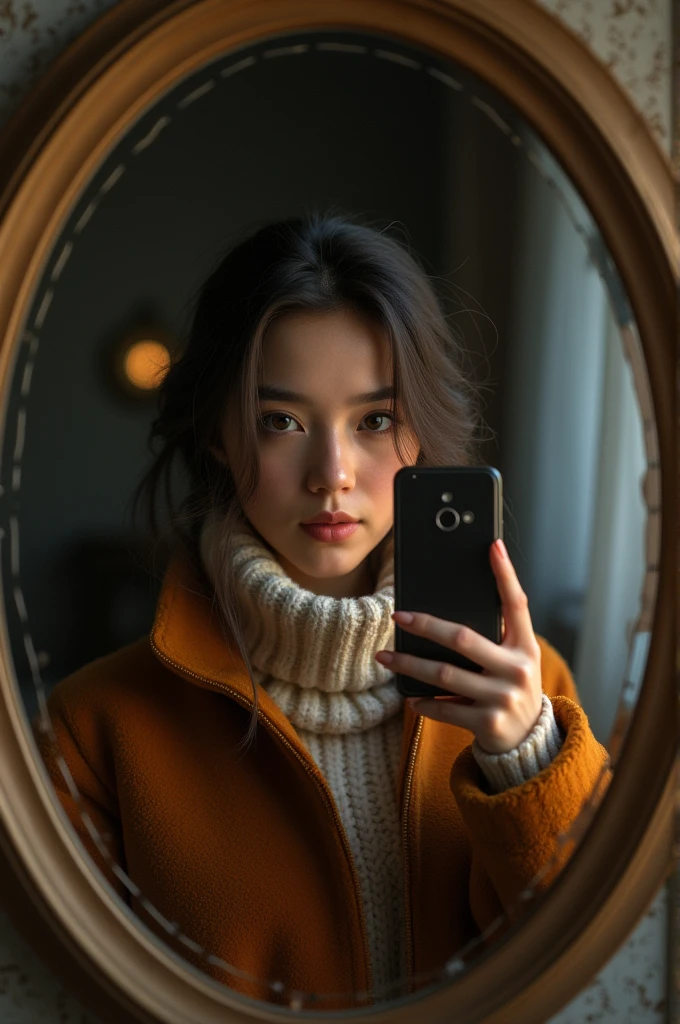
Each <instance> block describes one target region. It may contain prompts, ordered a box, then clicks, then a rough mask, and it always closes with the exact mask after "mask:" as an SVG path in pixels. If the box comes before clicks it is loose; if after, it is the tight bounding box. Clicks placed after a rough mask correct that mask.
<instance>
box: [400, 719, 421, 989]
mask: <svg viewBox="0 0 680 1024" xmlns="http://www.w3.org/2000/svg"><path fill="white" fill-rule="evenodd" d="M423 722H424V719H423V717H422V715H421V716H420V717H419V718H418V725H417V726H416V732H415V737H414V739H413V740H412V746H411V750H410V753H409V761H408V769H407V774H406V781H405V789H404V803H403V815H402V842H403V850H404V895H405V905H406V921H405V924H406V928H405V931H406V970H407V972H408V976H409V979H411V978H412V977H413V974H414V962H413V961H414V957H413V923H412V920H411V911H412V908H411V864H410V860H409V842H408V812H409V806H410V803H411V788H412V786H413V775H414V772H415V766H416V756H417V753H418V744H419V742H420V736H421V733H422V731H423ZM412 988H413V986H412V984H409V991H412Z"/></svg>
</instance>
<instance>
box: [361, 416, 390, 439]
mask: <svg viewBox="0 0 680 1024" xmlns="http://www.w3.org/2000/svg"><path fill="white" fill-rule="evenodd" d="M368 420H382V421H383V422H386V423H387V426H386V427H382V428H379V429H374V428H373V427H369V433H371V434H386V433H387V431H388V430H389V429H390V427H391V426H392V423H393V420H394V417H393V416H392V414H391V413H389V412H369V414H368V416H364V421H368Z"/></svg>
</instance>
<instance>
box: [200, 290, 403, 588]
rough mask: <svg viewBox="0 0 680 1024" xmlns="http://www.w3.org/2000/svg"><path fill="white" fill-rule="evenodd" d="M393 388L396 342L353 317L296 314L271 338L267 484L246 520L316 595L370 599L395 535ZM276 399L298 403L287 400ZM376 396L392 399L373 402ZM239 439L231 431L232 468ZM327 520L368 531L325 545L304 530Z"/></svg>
mask: <svg viewBox="0 0 680 1024" xmlns="http://www.w3.org/2000/svg"><path fill="white" fill-rule="evenodd" d="M391 385H392V376H391V359H390V349H389V344H388V341H387V338H386V337H385V335H384V333H383V331H382V329H381V328H380V327H378V326H377V325H376V324H373V323H371V322H370V321H369V320H368V319H364V318H362V317H360V316H358V315H357V314H355V313H353V312H350V311H348V310H343V311H340V312H336V313H310V312H307V311H300V312H298V311H294V312H290V313H286V314H284V315H282V316H280V317H278V318H277V319H275V320H274V321H273V323H272V324H271V326H270V328H269V330H268V331H267V335H266V337H265V340H264V344H263V369H262V373H261V378H260V380H259V387H260V391H261V397H260V417H261V425H260V430H259V462H260V478H259V485H258V487H257V490H256V492H255V494H254V495H253V497H252V498H251V499H250V501H248V502H247V503H246V504H245V506H244V512H245V514H246V516H247V517H248V519H249V520H250V522H251V523H252V525H253V526H254V527H255V529H256V530H257V531H258V532H259V533H260V534H261V535H262V537H264V539H265V540H266V541H267V542H268V543H269V544H270V545H271V546H272V547H273V548H274V550H275V551H276V552H277V554H278V556H279V559H280V562H281V565H282V566H283V568H284V569H285V570H286V572H287V573H288V574H289V576H290V577H291V578H292V579H293V580H295V582H296V583H298V584H300V586H303V587H305V588H306V589H308V590H311V591H312V592H313V593H316V594H326V595H328V596H331V597H353V596H360V595H361V594H366V593H370V590H371V586H372V581H371V579H370V577H369V574H368V567H367V564H366V558H367V556H368V555H369V554H370V552H371V551H372V550H373V548H374V547H375V546H376V544H378V543H379V542H380V541H381V540H382V539H383V537H384V536H385V535H386V534H387V533H388V531H389V530H390V528H391V526H392V522H393V479H394V474H395V473H396V472H397V470H398V469H400V468H401V465H402V463H401V462H400V461H399V459H398V457H397V453H396V451H395V449H394V444H393V437H394V422H395V419H394V415H393V414H391V413H390V412H389V409H390V405H391V404H392V402H391V398H390V395H391V390H390V389H391ZM264 389H268V390H264ZM274 390H276V391H283V390H285V391H288V392H295V393H296V395H295V397H294V398H293V397H284V396H280V397H277V395H276V394H274V393H273V392H274ZM373 391H384V392H385V394H383V396H382V397H379V398H373V399H372V400H370V399H369V400H366V397H365V396H366V393H367V392H373ZM361 396H364V397H363V398H361ZM395 412H396V415H397V416H398V415H399V410H398V409H397V410H395ZM229 434H230V432H229V431H228V429H227V427H226V424H225V429H224V431H223V437H222V441H223V445H224V449H225V452H226V457H227V461H231V460H230V437H229ZM404 441H405V443H406V445H407V451H408V454H409V460H408V462H407V464H408V465H412V464H413V463H415V460H416V458H417V455H418V450H419V449H418V444H417V442H416V440H415V438H414V436H413V434H412V433H411V432H407V433H405V435H404ZM216 454H217V453H216ZM218 457H219V456H218ZM325 511H329V512H336V511H342V512H347V513H348V514H349V515H350V516H352V517H354V518H355V519H357V520H358V521H359V522H358V525H357V527H356V529H355V530H354V532H353V533H351V534H350V536H347V537H345V538H344V539H342V540H330V541H327V540H321V539H318V538H317V537H314V536H312V535H310V533H308V532H307V531H306V530H305V529H303V527H302V525H301V524H302V523H305V522H307V521H308V520H309V519H311V518H312V517H313V516H315V515H316V514H317V513H319V512H325Z"/></svg>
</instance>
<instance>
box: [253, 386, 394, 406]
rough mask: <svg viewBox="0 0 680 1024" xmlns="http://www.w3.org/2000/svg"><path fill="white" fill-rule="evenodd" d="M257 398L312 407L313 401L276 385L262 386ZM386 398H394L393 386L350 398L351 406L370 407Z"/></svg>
mask: <svg viewBox="0 0 680 1024" xmlns="http://www.w3.org/2000/svg"><path fill="white" fill-rule="evenodd" d="M257 397H258V398H259V400H260V401H262V402H267V401H277V402H298V403H299V404H300V405H311V399H310V398H308V397H307V395H302V394H300V392H299V391H290V390H289V389H288V388H281V387H278V386H277V385H276V384H261V385H260V386H259V387H258V389H257ZM384 398H394V388H393V387H392V385H391V384H388V385H387V386H386V387H383V388H377V389H376V390H375V391H364V392H363V393H362V394H360V395H354V397H353V398H350V400H349V402H348V404H349V405H368V403H369V402H380V401H382V400H383V399H384Z"/></svg>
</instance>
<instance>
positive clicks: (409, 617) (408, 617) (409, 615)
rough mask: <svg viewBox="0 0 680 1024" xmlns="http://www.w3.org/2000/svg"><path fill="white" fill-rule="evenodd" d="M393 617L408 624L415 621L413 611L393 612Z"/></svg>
mask: <svg viewBox="0 0 680 1024" xmlns="http://www.w3.org/2000/svg"><path fill="white" fill-rule="evenodd" d="M392 618H393V619H395V620H396V621H397V622H403V623H404V625H406V624H407V623H409V622H413V612H393V613H392Z"/></svg>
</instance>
